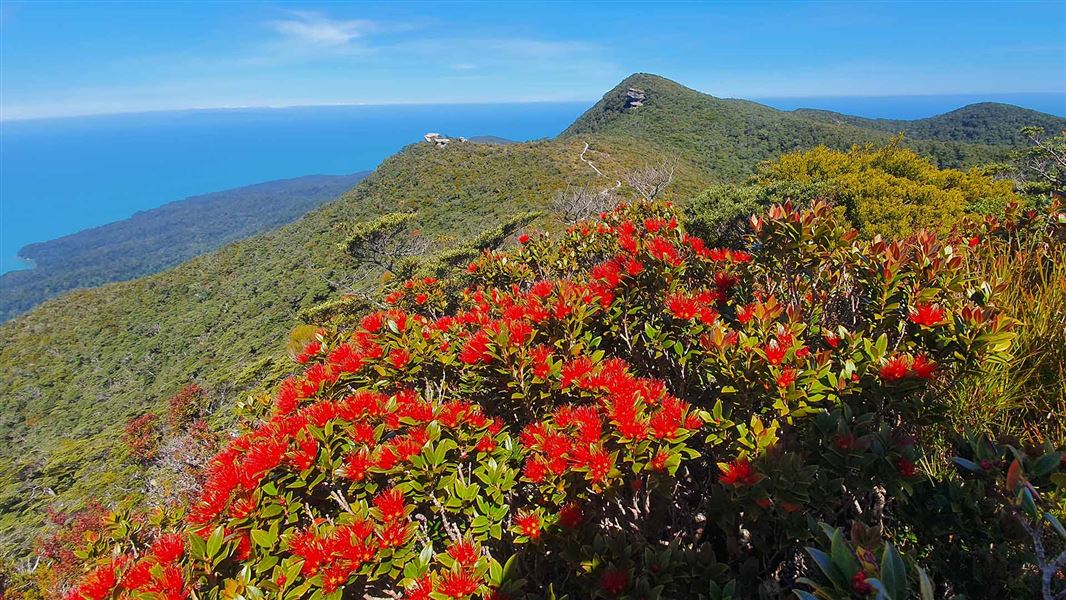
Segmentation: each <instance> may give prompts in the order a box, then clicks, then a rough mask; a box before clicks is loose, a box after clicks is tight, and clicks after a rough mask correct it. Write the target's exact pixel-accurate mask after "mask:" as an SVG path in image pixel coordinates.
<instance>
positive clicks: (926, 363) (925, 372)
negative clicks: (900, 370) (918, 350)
mask: <svg viewBox="0 0 1066 600" xmlns="http://www.w3.org/2000/svg"><path fill="white" fill-rule="evenodd" d="M911 372H912V373H914V376H915V377H918V378H920V379H932V378H933V375H935V374H936V363H935V362H933V361H931V360H929V358H928V357H926V355H924V354H919V355H918V356H915V357H914V361H913V362H911Z"/></svg>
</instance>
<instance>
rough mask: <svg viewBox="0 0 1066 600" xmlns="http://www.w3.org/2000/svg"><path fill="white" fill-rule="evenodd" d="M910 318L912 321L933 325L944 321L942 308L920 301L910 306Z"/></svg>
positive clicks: (928, 325)
mask: <svg viewBox="0 0 1066 600" xmlns="http://www.w3.org/2000/svg"><path fill="white" fill-rule="evenodd" d="M908 318H910V320H911V322H912V323H917V324H918V325H924V326H925V327H935V326H937V325H940V324H941V323H943V322H944V309H943V308H940V307H938V306H936V305H934V304H929V303H922V304H919V305H917V306H915V307H912V308H911V312H910V316H909V317H908Z"/></svg>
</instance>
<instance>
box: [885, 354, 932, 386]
mask: <svg viewBox="0 0 1066 600" xmlns="http://www.w3.org/2000/svg"><path fill="white" fill-rule="evenodd" d="M936 369H937V365H936V363H935V362H933V361H931V360H929V358H928V357H926V356H925V355H924V354H919V355H917V356H915V357H914V358H911V357H908V356H906V355H902V354H897V355H895V356H892V357H891V358H889V359H888V360H887V361H885V363H884V364H883V365H881V368H880V369H879V370H878V374H879V375H880V376H881V379H883V380H884V381H885V382H888V383H894V382H897V381H901V380H903V379H906V378H907V377H908V376H914V377H917V378H918V379H932V378H933V377H934V376H935V375H936Z"/></svg>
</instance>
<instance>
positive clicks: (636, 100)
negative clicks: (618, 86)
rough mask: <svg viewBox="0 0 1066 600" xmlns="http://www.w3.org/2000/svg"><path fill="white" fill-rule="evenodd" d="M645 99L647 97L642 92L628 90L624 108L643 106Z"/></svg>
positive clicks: (634, 89) (635, 89)
mask: <svg viewBox="0 0 1066 600" xmlns="http://www.w3.org/2000/svg"><path fill="white" fill-rule="evenodd" d="M647 99H648V97H647V96H645V95H644V90H638V89H637V88H629V90H628V91H626V108H640V107H641V106H644V101H645V100H647Z"/></svg>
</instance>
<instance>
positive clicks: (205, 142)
mask: <svg viewBox="0 0 1066 600" xmlns="http://www.w3.org/2000/svg"><path fill="white" fill-rule="evenodd" d="M588 106H589V103H584V102H582V103H529V104H501V105H487V104H486V105H449V106H427V105H420V106H324V107H306V108H284V109H233V110H197V111H179V112H158V113H139V114H125V115H109V116H95V117H72V118H62V119H42V120H29V121H5V122H2V123H0V273H4V272H7V271H10V270H14V269H19V268H25V267H26V266H27V265H25V264H24V263H23V262H22V261H21V260H19V259H18V258H17V254H18V251H19V249H20V248H22V247H23V246H25V245H26V244H29V243H33V242H39V241H45V240H49V239H53V238H56V237H60V236H63V235H67V234H71V233H75V232H77V231H80V230H82V229H86V228H89V227H94V226H97V225H103V224H105V223H109V222H112V221H116V220H119V219H124V218H126V217H129V216H130V215H132V214H133V213H135V212H137V211H140V210H146V209H150V208H154V207H157V206H159V205H162V204H164V203H166V202H170V201H173V200H178V199H181V198H185V197H187V196H191V195H196V194H202V193H207V192H215V191H219V190H224V189H228V188H233V187H238V186H242V185H247V184H252V183H258V182H261V181H267V180H271V179H284V178H288V177H298V176H301V175H311V174H342V173H354V172H357V171H366V170H371V169H373V168H374V167H375V166H377V164H378V163H380V162H381V161H382V160H383V159H385V158H386V157H388V156H389V155H391V154H393V153H395V152H396V151H398V150H400V148H402V147H403V146H405V145H407V144H410V143H412V142H416V141H419V140H421V139H422V135H423V134H425V133H427V132H430V131H436V132H441V133H444V134H447V135H452V136H465V137H472V136H475V135H495V136H499V137H504V138H508V139H512V140H530V139H537V138H543V137H551V136H555V135H557V134H558V133H559V132H561V131H562V130H563V129H565V128H566V126H567V125H569V124H570V123H571V122H572V121H573V120H574V119H576V118H577V117H578V116H579V115H580V114H581V112H582V111H584V110H585V109H586V108H588Z"/></svg>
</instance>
